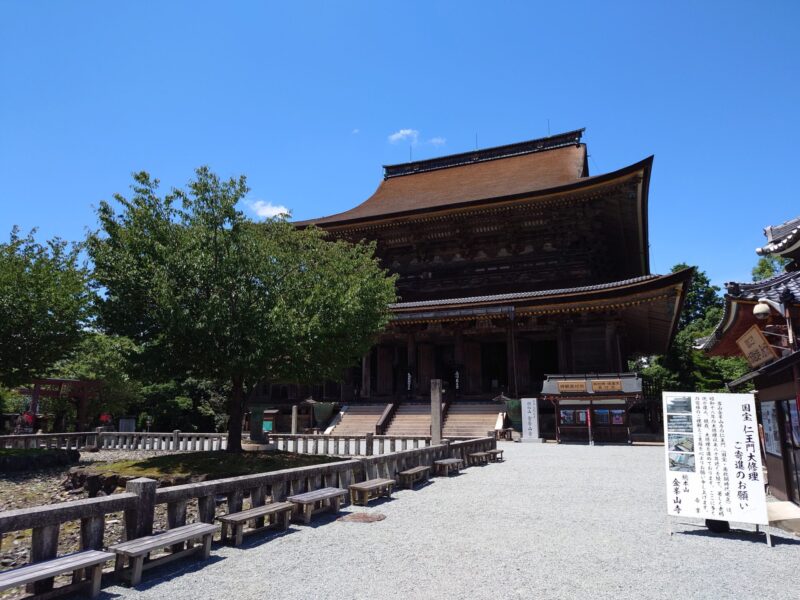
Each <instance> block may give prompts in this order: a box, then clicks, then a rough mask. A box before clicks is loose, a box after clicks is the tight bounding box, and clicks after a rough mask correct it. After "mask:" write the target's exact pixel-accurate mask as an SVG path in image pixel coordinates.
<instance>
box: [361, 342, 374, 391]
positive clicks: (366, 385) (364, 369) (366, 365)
mask: <svg viewBox="0 0 800 600" xmlns="http://www.w3.org/2000/svg"><path fill="white" fill-rule="evenodd" d="M371 368H372V349H370V351H369V352H367V353H366V354H365V355H364V357H363V358H362V359H361V397H362V398H369V397H370V396H372V391H371V390H370V387H371V385H370V384H371V381H372V374H371Z"/></svg>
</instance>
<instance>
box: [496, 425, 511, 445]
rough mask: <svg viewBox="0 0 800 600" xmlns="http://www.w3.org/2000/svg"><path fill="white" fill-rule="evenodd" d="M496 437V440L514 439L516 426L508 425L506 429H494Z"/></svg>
mask: <svg viewBox="0 0 800 600" xmlns="http://www.w3.org/2000/svg"><path fill="white" fill-rule="evenodd" d="M494 439H496V440H508V441H509V442H513V441H514V428H513V427H506V428H505V429H495V430H494Z"/></svg>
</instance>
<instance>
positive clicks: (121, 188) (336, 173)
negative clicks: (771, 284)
mask: <svg viewBox="0 0 800 600" xmlns="http://www.w3.org/2000/svg"><path fill="white" fill-rule="evenodd" d="M799 7H800V3H797V2H788V1H787V2H768V3H754V2H737V1H733V2H730V1H729V2H716V1H706V2H685V1H673V2H641V1H639V2H596V1H595V2H582V1H573V2H569V3H554V2H548V3H538V2H520V3H515V2H493V3H484V2H465V1H461V2H402V3H400V2H393V3H389V2H363V3H359V2H327V3H321V2H320V3H310V2H291V3H286V2H283V3H275V4H269V3H265V2H244V1H238V2H221V1H218V2H200V1H197V0H195V1H193V2H177V1H170V2H144V1H142V2H44V1H40V2H29V1H22V0H21V1H9V0H3V1H1V2H0V181H1V182H2V186H1V187H0V235H2V237H3V238H5V237H6V236H7V235H8V232H9V231H10V229H11V227H12V226H13V225H15V224H16V225H19V226H20V227H22V229H23V230H28V229H30V228H32V227H38V228H39V234H38V235H39V237H40V238H42V239H44V238H46V237H51V236H55V235H58V236H61V237H64V238H66V239H70V240H76V239H80V238H82V237H83V235H84V233H85V231H86V229H87V227H94V226H95V216H94V212H93V211H94V209H93V207H94V206H96V205H97V203H98V202H99V201H100V200H102V199H109V198H111V196H112V194H113V193H115V192H123V193H127V190H128V186H129V184H130V181H131V179H130V173H131V172H133V171H137V170H147V171H149V172H150V173H152V174H153V175H155V176H157V177H158V178H160V179H161V181H162V184H163V186H164V187H165V188H169V187H170V186H176V185H183V184H184V183H185V182H186V181H188V180H189V179H190V178H191V176H192V171H193V169H194V168H195V167H197V166H199V165H203V164H207V165H209V166H210V167H211V168H212V169H214V170H215V171H217V172H218V173H219V174H221V175H225V176H228V175H235V174H240V173H243V174H246V175H247V176H248V181H249V184H250V186H251V188H252V192H251V194H250V197H249V205H248V206H245V207H244V208H245V210H246V211H248V212H249V213H250V214H251V216H253V217H256V214H255V212H254V210H253V209H252V208H251V207H252V206H255V207H258V206H261V207H264V206H266V205H273V206H285V207H288V208H289V209H291V211H292V214H293V217H294V218H296V219H304V218H311V217H315V216H321V215H324V214H330V213H333V212H338V211H340V210H345V209H347V208H350V207H352V206H354V205H356V204H357V203H359V202H361V201H362V200H364V199H365V198H366V197H367V196H369V195H370V194H371V193H372V191H373V190H374V188H375V187H376V186H377V185H378V183H379V182H380V179H381V175H382V170H381V165H382V164H387V163H389V164H391V163H397V162H404V161H406V160H408V157H409V150H411V151H412V152H413V157H414V158H415V159H419V158H427V157H432V156H437V155H442V154H449V153H454V152H461V151H465V150H469V149H472V148H474V146H475V137H476V135H477V138H478V145H479V146H481V147H485V146H493V145H499V144H506V143H511V142H515V141H520V140H524V139H530V138H535V137H541V136H544V135H547V133H548V120H549V129H550V131H551V132H552V133H557V132H560V131H567V130H571V129H575V128H579V127H586V128H587V129H586V135H585V137H584V141H586V142H587V144H588V146H589V152H590V154H591V158H590V163H589V166H590V169H591V171H592V172H593V173H599V172H606V171H611V170H615V169H618V168H620V167H623V166H625V165H628V164H630V163H633V162H636V161H638V160H641V159H642V158H645V157H646V156H649V155H650V154H654V155H655V165H654V171H653V179H652V182H651V195H650V241H651V264H652V267H653V270H654V271H655V272H666V271H668V270H669V268H670V267H671V266H672V265H673V264H674V263H676V262H680V261H683V262H688V263H691V264H697V265H699V266H700V267H701V268H702V269H704V270H706V271H707V272H708V273H709V275H710V276H711V278H712V280H713V281H714V282H715V283H717V284H721V283H722V282H724V281H729V280H749V278H750V269H751V267H752V266H753V264H754V263H755V261H756V258H757V257H756V255H755V253H754V248H755V247H756V246H759V245H761V244H762V242H763V239H764V238H763V235H762V232H761V230H762V228H763V227H764V226H765V225H770V224H777V223H780V222H782V221H785V220H787V219H789V218H792V217H795V216H797V215H800V206H798V202H797V192H796V188H795V185H794V176H795V172H796V169H797V167H796V158H795V156H794V155H795V153H796V152H795V140H796V139H797V138H798V137H799V136H798V129H799V128H800V125H798V106H800V77H798V75H799V74H800V73H798V59H800V48H799V45H800V43H799V42H798V37H797V34H796V26H797V23H798V22H800V8H799ZM402 130H412V131H415V132H418V133H417V134H416V135H406V136H405V137H404V139H401V140H399V141H396V142H394V143H393V142H392V141H390V136H392V134H396V133H397V132H401V131H402ZM401 137H403V136H401ZM414 140H416V141H415V143H413V144H412V141H414Z"/></svg>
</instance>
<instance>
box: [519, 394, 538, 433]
mask: <svg viewBox="0 0 800 600" xmlns="http://www.w3.org/2000/svg"><path fill="white" fill-rule="evenodd" d="M520 408H521V409H522V441H523V442H540V441H542V440H541V438H540V437H539V406H538V400H537V399H536V398H522V399H521V400H520Z"/></svg>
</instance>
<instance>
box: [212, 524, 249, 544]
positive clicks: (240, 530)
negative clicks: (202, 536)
mask: <svg viewBox="0 0 800 600" xmlns="http://www.w3.org/2000/svg"><path fill="white" fill-rule="evenodd" d="M243 536H244V523H239V524H237V525H236V535H235V539H234V540H233V545H234V546H241V545H242V537H243ZM203 543H204V544H205V540H203Z"/></svg>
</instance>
